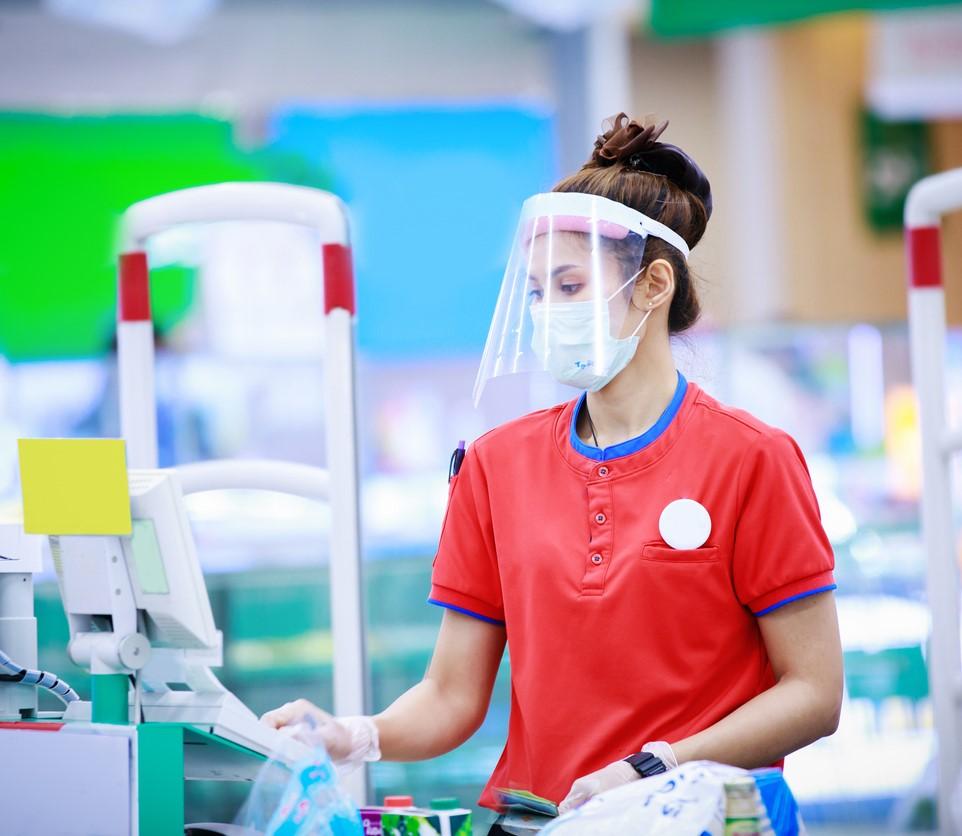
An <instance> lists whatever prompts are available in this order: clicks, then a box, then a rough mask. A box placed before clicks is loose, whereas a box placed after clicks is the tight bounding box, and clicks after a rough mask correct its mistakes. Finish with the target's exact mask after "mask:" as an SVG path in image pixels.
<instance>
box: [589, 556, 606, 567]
mask: <svg viewBox="0 0 962 836" xmlns="http://www.w3.org/2000/svg"><path fill="white" fill-rule="evenodd" d="M603 560H604V558H603V557H602V556H601V555H600V554H593V555H591V562H592V563H594V564H595V566H598V565H600V564H601V562H602V561H603Z"/></svg>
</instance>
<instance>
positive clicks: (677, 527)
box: [658, 499, 711, 549]
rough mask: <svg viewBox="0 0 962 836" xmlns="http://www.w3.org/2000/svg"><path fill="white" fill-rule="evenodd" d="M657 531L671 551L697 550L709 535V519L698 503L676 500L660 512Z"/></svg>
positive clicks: (691, 500) (706, 510)
mask: <svg viewBox="0 0 962 836" xmlns="http://www.w3.org/2000/svg"><path fill="white" fill-rule="evenodd" d="M658 531H659V532H661V538H662V539H663V540H664V541H665V542H666V543H667V544H668V545H669V546H671V547H672V548H673V549H697V548H698V547H699V546H704V545H705V542H706V541H707V540H708V535H709V534H711V517H710V516H709V514H708V509H707V508H705V506H704V505H702V504H701V503H700V502H695V500H694V499H676V500H675V501H674V502H669V503H668V504H667V505H666V506H665V510H664V511H662V512H661V517H660V518H659V519H658Z"/></svg>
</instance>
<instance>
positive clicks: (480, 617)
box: [428, 598, 504, 627]
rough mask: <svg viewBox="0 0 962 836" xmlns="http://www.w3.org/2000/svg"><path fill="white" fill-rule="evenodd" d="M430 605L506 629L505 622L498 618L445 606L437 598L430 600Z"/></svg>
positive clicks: (450, 605)
mask: <svg viewBox="0 0 962 836" xmlns="http://www.w3.org/2000/svg"><path fill="white" fill-rule="evenodd" d="M428 603H429V604H434V606H436V607H444V609H446V610H454V611H455V612H459V613H464V615H470V616H471V617H472V618H476V619H478V621H487V622H488V624H497V625H498V626H499V627H504V622H503V621H498V620H497V619H496V618H488V617H487V616H486V615H481V614H480V613H476V612H471V610H466V609H464V607H456V606H454V604H445V603H444V601H438V600H437V599H436V598H428Z"/></svg>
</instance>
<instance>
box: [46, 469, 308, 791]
mask: <svg viewBox="0 0 962 836" xmlns="http://www.w3.org/2000/svg"><path fill="white" fill-rule="evenodd" d="M129 480H130V496H131V503H130V504H131V521H132V527H133V531H132V535H131V536H130V537H91V536H56V537H51V538H50V545H51V551H52V554H53V560H54V566H55V568H56V570H57V579H58V582H59V584H60V594H61V598H62V599H63V602H64V609H65V611H66V613H67V619H68V622H69V624H70V632H71V639H70V644H69V646H68V649H69V653H70V656H71V658H72V659H73V661H74V662H76V663H77V664H78V665H82V666H83V667H86V668H88V669H89V670H90V671H91V672H92V673H94V674H101V673H120V674H136V676H137V679H138V686H139V689H140V693H139V694H136V695H135V698H134V701H133V705H132V706H131V708H132V713H133V715H134V716H133V718H132V719H133V720H134V722H136V721H137V720H138V719H139V718H138V717H137V713H138V712H139V711H141V710H142V711H143V715H144V719H145V720H146V721H148V722H168V723H189V724H191V725H194V726H198V727H200V728H202V729H203V730H205V731H208V732H211V733H212V734H216V735H218V736H219V737H222V738H225V739H226V740H230V741H232V742H234V743H238V744H240V745H242V746H246V747H247V748H249V749H252V750H254V751H256V752H259V753H261V754H263V755H265V756H271V755H275V754H277V753H282V754H284V755H285V756H286V757H289V758H295V757H297V756H299V755H301V754H305V750H304V748H303V747H301V746H300V745H298V744H296V743H294V742H293V741H291V740H290V738H288V737H285V736H284V735H281V734H280V733H279V732H277V731H275V730H274V729H271V728H268V727H267V726H265V725H263V724H262V723H261V722H260V721H259V720H258V719H257V717H256V716H255V715H254V713H253V712H252V711H250V709H248V708H247V707H246V706H245V705H244V704H243V703H242V702H241V701H240V700H238V699H237V697H235V696H234V695H233V694H231V693H230V692H229V691H228V690H227V689H226V688H225V687H224V686H223V685H222V684H221V683H220V681H219V680H218V679H217V677H216V676H214V674H213V673H212V672H211V670H210V668H211V667H218V666H220V664H221V663H222V637H221V633H220V631H218V630H217V629H216V628H215V627H214V618H213V614H212V612H211V607H210V599H209V598H208V596H207V588H206V586H205V584H204V577H203V574H202V573H201V570H200V563H199V562H198V560H197V552H196V550H195V548H194V538H193V535H192V533H191V530H190V524H189V522H188V519H187V514H186V511H185V509H184V503H183V493H182V492H181V488H180V482H179V480H178V477H177V474H176V472H175V471H172V470H131V471H130V472H129ZM86 710H89V704H71V705H70V706H69V707H68V709H67V714H66V717H67V718H68V719H71V718H72V719H81V715H82V713H83V712H85V711H86ZM188 777H192V776H191V775H190V774H188Z"/></svg>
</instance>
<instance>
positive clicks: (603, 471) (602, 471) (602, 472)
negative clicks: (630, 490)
mask: <svg viewBox="0 0 962 836" xmlns="http://www.w3.org/2000/svg"><path fill="white" fill-rule="evenodd" d="M598 475H599V476H607V475H608V468H607V467H599V468H598Z"/></svg>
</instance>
